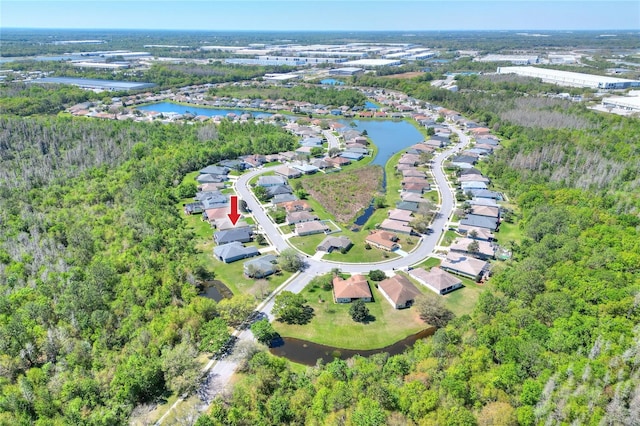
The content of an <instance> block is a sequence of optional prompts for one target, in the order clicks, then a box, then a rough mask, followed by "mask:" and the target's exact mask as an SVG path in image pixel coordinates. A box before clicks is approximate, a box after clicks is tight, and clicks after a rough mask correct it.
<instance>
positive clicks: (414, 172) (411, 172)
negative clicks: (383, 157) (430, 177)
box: [402, 169, 427, 179]
mask: <svg viewBox="0 0 640 426" xmlns="http://www.w3.org/2000/svg"><path fill="white" fill-rule="evenodd" d="M402 177H403V178H404V179H407V178H413V177H417V178H422V179H426V178H427V174H426V173H425V172H421V171H420V170H418V169H408V170H403V171H402Z"/></svg>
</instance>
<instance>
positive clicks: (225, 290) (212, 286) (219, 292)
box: [200, 280, 233, 302]
mask: <svg viewBox="0 0 640 426" xmlns="http://www.w3.org/2000/svg"><path fill="white" fill-rule="evenodd" d="M201 288H202V290H201V291H200V296H202V297H206V298H208V299H213V300H215V301H216V302H219V301H221V300H222V299H230V298H232V297H233V292H232V291H231V290H229V287H227V286H226V285H224V284H223V283H222V281H218V280H210V281H205V282H204V283H203V285H202V287H201Z"/></svg>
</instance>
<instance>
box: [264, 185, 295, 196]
mask: <svg viewBox="0 0 640 426" xmlns="http://www.w3.org/2000/svg"><path fill="white" fill-rule="evenodd" d="M283 194H293V189H291V187H290V186H289V185H273V186H268V187H267V196H268V197H269V198H271V197H275V196H276V195H283Z"/></svg>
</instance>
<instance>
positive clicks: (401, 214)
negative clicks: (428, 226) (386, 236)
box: [389, 209, 413, 223]
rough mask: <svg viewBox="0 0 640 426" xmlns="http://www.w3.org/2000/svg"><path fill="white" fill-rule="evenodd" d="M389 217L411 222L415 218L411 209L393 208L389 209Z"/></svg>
mask: <svg viewBox="0 0 640 426" xmlns="http://www.w3.org/2000/svg"><path fill="white" fill-rule="evenodd" d="M389 219H391V220H399V221H400V222H406V223H409V222H411V221H412V220H413V214H412V212H411V211H409V210H402V209H393V210H389Z"/></svg>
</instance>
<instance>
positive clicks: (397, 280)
mask: <svg viewBox="0 0 640 426" xmlns="http://www.w3.org/2000/svg"><path fill="white" fill-rule="evenodd" d="M378 290H380V293H381V294H382V296H383V297H384V298H385V299H387V301H388V302H389V303H391V306H393V307H394V308H395V309H403V308H408V307H410V306H411V305H413V302H414V301H415V299H416V297H418V296H419V295H420V290H418V289H417V288H416V286H415V285H413V283H412V282H411V281H409V280H408V279H407V278H406V277H404V276H402V275H394V276H393V277H391V278H387V279H385V280H382V281H380V283H379V284H378Z"/></svg>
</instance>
